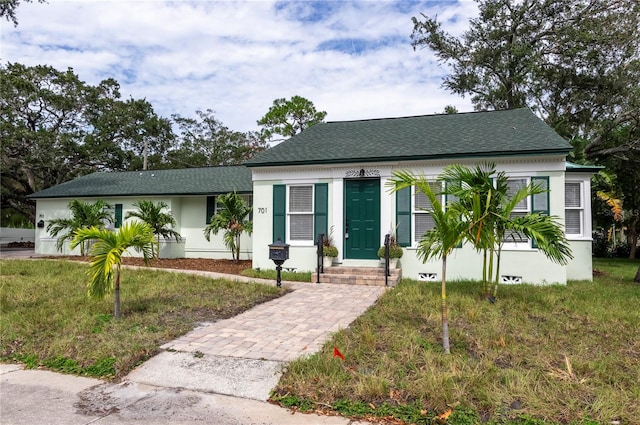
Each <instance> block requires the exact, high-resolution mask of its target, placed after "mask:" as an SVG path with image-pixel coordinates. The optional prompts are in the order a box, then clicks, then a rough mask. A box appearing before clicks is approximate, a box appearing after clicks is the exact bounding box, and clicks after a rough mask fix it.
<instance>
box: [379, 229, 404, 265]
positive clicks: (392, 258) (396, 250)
mask: <svg viewBox="0 0 640 425" xmlns="http://www.w3.org/2000/svg"><path fill="white" fill-rule="evenodd" d="M402 253H403V251H402V247H401V246H400V245H398V243H397V242H396V238H395V236H394V235H393V234H392V235H391V236H390V237H389V268H390V269H395V268H396V267H398V258H402ZM378 257H380V261H382V262H383V263H384V245H382V246H381V247H380V249H378Z"/></svg>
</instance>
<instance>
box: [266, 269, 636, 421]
mask: <svg viewBox="0 0 640 425" xmlns="http://www.w3.org/2000/svg"><path fill="white" fill-rule="evenodd" d="M595 267H596V268H598V269H600V270H602V271H604V272H605V275H604V276H602V277H598V278H597V279H596V280H595V281H594V282H570V283H569V284H568V285H567V286H547V287H536V286H529V285H516V286H502V287H501V288H500V292H499V301H498V302H497V303H496V304H489V303H488V302H486V301H483V300H482V299H481V298H480V297H479V296H478V292H479V284H478V283H476V282H453V283H451V284H450V285H449V296H448V300H449V302H450V330H451V343H452V354H451V355H446V354H444V352H443V350H442V348H441V346H440V343H441V341H440V329H441V327H440V312H439V307H440V287H439V285H435V284H427V283H420V282H415V281H403V282H402V283H401V284H400V285H398V287H397V288H395V289H394V290H393V291H391V292H388V293H387V294H385V295H384V296H383V297H382V298H381V299H380V300H379V302H378V303H377V305H376V306H374V307H373V308H371V309H370V310H369V311H368V312H367V313H365V314H364V315H363V316H361V317H360V318H359V319H358V320H357V321H356V322H355V323H354V324H353V325H352V326H351V327H350V328H349V329H347V330H343V331H341V332H338V333H337V334H336V335H335V336H334V338H333V340H332V341H330V342H329V343H328V344H327V345H326V346H325V347H324V349H323V351H322V352H320V353H318V354H316V355H314V356H311V357H309V358H307V359H303V360H299V361H296V362H293V363H292V364H291V365H290V366H289V368H288V370H287V372H286V373H285V375H284V377H283V378H282V380H281V381H280V384H279V386H278V388H277V390H276V393H275V396H274V399H276V400H279V399H281V398H284V397H285V396H286V400H287V403H286V404H289V405H295V404H296V403H295V402H296V401H305V402H306V405H307V406H313V407H315V408H320V407H323V406H325V407H326V406H332V407H333V409H336V410H338V411H341V412H343V413H344V412H345V409H346V408H345V406H361V407H362V408H361V409H359V410H358V409H356V410H358V411H356V412H355V413H354V412H353V411H349V409H346V410H347V413H348V414H355V415H356V416H358V415H362V416H366V415H379V414H381V413H380V412H381V411H382V412H384V413H382V415H391V416H394V417H398V414H396V413H395V412H396V411H401V412H402V414H403V415H404V416H403V417H404V419H405V420H406V421H407V423H431V421H432V420H435V419H434V418H436V417H437V416H438V415H441V414H446V413H447V412H448V411H449V409H452V414H451V416H450V417H449V422H448V423H452V424H455V423H458V424H463V423H477V422H490V423H491V422H493V423H529V424H533V423H572V422H573V423H610V422H611V421H620V423H628V424H634V423H636V424H637V423H640V366H639V364H640V337H639V336H640V309H639V308H638V306H639V305H640V286H638V285H635V284H633V283H632V279H633V275H634V273H635V270H636V268H637V262H628V261H626V262H625V261H615V260H607V261H598V262H596V264H595ZM334 346H337V347H338V348H339V350H340V351H341V352H342V353H343V354H344V355H345V357H346V358H345V360H344V361H342V360H340V359H339V358H336V357H333V347H334ZM292 400H293V402H292ZM336 406H337V407H336ZM367 406H369V407H367ZM372 406H373V407H375V409H374V408H373V407H372ZM409 407H411V408H412V409H413V410H411V409H410V410H411V412H412V413H411V414H410V415H409V416H406V415H407V409H408V408H409ZM394 409H395V410H394ZM352 410H353V409H352ZM592 421H593V422H592ZM436 422H437V420H436Z"/></svg>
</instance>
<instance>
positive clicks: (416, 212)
mask: <svg viewBox="0 0 640 425" xmlns="http://www.w3.org/2000/svg"><path fill="white" fill-rule="evenodd" d="M427 183H428V184H429V185H430V186H431V185H434V184H435V185H437V184H440V185H441V187H440V190H443V189H444V186H443V183H442V182H438V181H437V180H436V179H431V180H430V179H428V180H427ZM432 190H433V188H432ZM417 192H418V189H417V187H416V186H415V185H414V186H411V199H410V202H411V247H413V248H417V247H418V243H419V242H420V240H419V239H418V238H417V235H416V232H417V231H418V226H417V224H416V218H417V216H418V215H431V213H429V212H428V211H425V210H423V209H420V208H418V207H417V205H416V193H417ZM437 196H439V197H440V204H441V205H442V206H443V207H444V206H445V202H446V195H445V194H444V193H441V194H440V195H437ZM429 230H431V229H429Z"/></svg>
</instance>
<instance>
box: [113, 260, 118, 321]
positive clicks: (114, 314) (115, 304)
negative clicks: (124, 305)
mask: <svg viewBox="0 0 640 425" xmlns="http://www.w3.org/2000/svg"><path fill="white" fill-rule="evenodd" d="M114 289H115V290H114V294H115V301H114V306H113V317H114V318H116V319H119V318H120V268H118V269H116V284H115V288H114Z"/></svg>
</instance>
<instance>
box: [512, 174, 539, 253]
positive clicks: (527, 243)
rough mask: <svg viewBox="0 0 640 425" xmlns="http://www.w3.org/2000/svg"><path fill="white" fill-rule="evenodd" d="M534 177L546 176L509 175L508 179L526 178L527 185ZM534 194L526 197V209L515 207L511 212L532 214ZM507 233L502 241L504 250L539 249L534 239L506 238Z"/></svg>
mask: <svg viewBox="0 0 640 425" xmlns="http://www.w3.org/2000/svg"><path fill="white" fill-rule="evenodd" d="M533 177H546V176H517V175H514V176H507V181H509V180H524V181H525V182H526V183H525V184H526V185H527V186H528V185H530V184H531V179H532V178H533ZM531 198H532V196H531V195H529V196H527V197H526V199H525V201H526V204H527V206H526V209H524V208H514V209H513V210H512V211H511V212H512V213H524V214H525V215H526V214H531V213H532V208H533V200H532V199H531ZM506 236H507V235H506V234H505V239H504V240H503V241H502V250H506V251H537V248H535V247H534V246H533V240H531V239H529V238H526V239H525V240H522V241H513V240H511V239H509V238H506Z"/></svg>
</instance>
